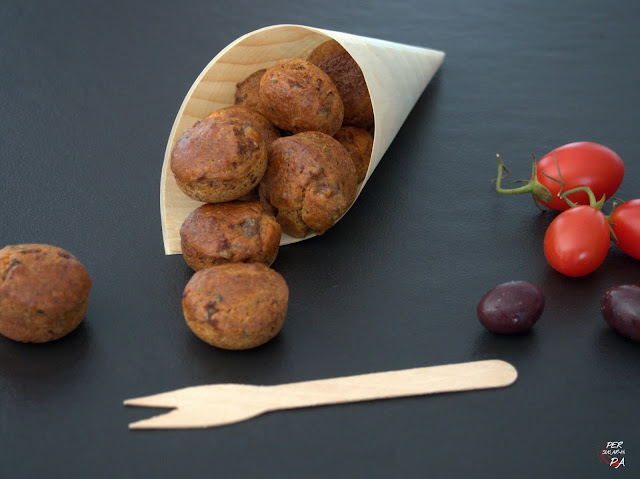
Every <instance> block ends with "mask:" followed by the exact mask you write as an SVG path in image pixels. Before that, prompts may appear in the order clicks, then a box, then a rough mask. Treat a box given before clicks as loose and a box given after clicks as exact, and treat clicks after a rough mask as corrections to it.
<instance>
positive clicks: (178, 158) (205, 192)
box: [171, 118, 267, 203]
mask: <svg viewBox="0 0 640 479" xmlns="http://www.w3.org/2000/svg"><path fill="white" fill-rule="evenodd" d="M266 167H267V148H266V145H265V140H264V139H263V138H262V135H261V134H260V132H259V131H258V128H256V127H255V126H253V125H252V124H251V123H249V122H246V121H241V120H239V119H236V118H234V119H225V120H223V119H219V118H209V119H206V120H202V121H199V122H196V123H195V124H194V125H193V126H192V127H191V128H188V129H187V130H185V132H184V133H183V134H182V136H181V137H180V138H179V139H178V141H177V142H176V144H175V146H174V148H173V151H172V153H171V171H172V172H173V174H174V176H175V179H176V183H177V184H178V186H179V187H180V189H181V190H182V191H183V192H184V193H185V194H187V195H188V196H189V197H191V198H193V199H196V200H198V201H203V202H205V203H221V202H223V201H231V200H234V199H236V198H239V197H241V196H243V195H245V194H247V193H249V192H250V191H251V190H252V189H254V188H255V187H256V186H257V185H258V183H259V182H260V179H261V178H262V175H264V172H265V169H266Z"/></svg>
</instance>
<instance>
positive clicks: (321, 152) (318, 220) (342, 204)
mask: <svg viewBox="0 0 640 479" xmlns="http://www.w3.org/2000/svg"><path fill="white" fill-rule="evenodd" d="M356 187H357V177H356V169H355V166H354V164H353V161H352V160H351V157H350V156H349V153H348V152H347V150H346V149H345V147H344V146H342V145H341V144H340V142H339V141H338V140H335V139H334V138H332V137H330V136H329V135H325V134H324V133H320V132H317V131H307V132H303V133H298V134H296V135H292V136H287V137H282V138H280V139H278V140H276V141H274V142H273V144H272V145H271V152H270V155H269V165H268V167H267V172H266V173H265V176H264V178H263V179H262V182H261V183H260V196H261V198H262V200H263V201H267V202H268V203H270V204H271V205H272V206H273V207H274V208H275V210H276V212H277V214H276V220H277V221H278V223H280V225H281V226H282V230H283V231H284V232H285V233H287V234H289V235H291V236H293V237H296V238H302V237H304V236H305V235H306V234H307V233H309V232H310V231H313V232H315V233H317V234H322V233H324V232H325V231H326V230H327V229H328V228H330V227H331V226H333V225H334V224H335V223H336V221H338V219H340V217H341V216H342V215H343V214H344V213H345V212H346V211H347V209H348V208H349V206H351V204H352V203H353V201H354V200H355V197H356Z"/></svg>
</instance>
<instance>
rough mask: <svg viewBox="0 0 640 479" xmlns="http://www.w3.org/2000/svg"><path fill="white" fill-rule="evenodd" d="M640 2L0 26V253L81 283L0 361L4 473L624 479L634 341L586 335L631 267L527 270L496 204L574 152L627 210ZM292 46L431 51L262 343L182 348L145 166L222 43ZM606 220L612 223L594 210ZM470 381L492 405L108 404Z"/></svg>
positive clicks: (328, 5)
mask: <svg viewBox="0 0 640 479" xmlns="http://www.w3.org/2000/svg"><path fill="white" fill-rule="evenodd" d="M639 16H640V3H637V2H631V1H626V2H622V1H620V2H604V1H602V0H598V1H595V0H589V1H578V0H574V1H567V2H559V1H551V0H545V1H528V2H504V1H485V2H476V1H472V0H468V1H450V0H442V1H433V2H420V1H417V0H414V1H401V2H380V1H369V2H356V3H349V4H345V2H339V1H334V0H326V1H323V2H315V1H309V0H302V1H299V2H296V3H289V4H287V3H286V2H279V1H275V2H258V1H244V0H240V1H236V2H234V3H233V4H230V5H227V4H226V3H224V2H210V1H209V2H206V1H200V2H176V1H173V2H167V1H156V2H151V1H144V2H143V1H140V2H123V1H114V2H97V1H93V0H83V1H67V2H38V1H24V0H20V1H14V0H9V1H7V0H4V1H3V2H2V4H1V5H0V79H1V83H0V85H1V86H0V112H1V114H0V129H1V130H0V167H1V168H0V198H1V199H0V212H1V213H0V214H1V218H2V226H1V228H0V244H15V243H22V242H45V243H51V244H55V245H58V246H61V247H63V248H65V249H68V250H69V251H71V252H72V253H74V254H75V255H76V256H77V257H79V258H80V259H81V260H82V261H83V262H84V264H85V265H86V267H87V269H88V270H89V272H90V274H91V276H92V278H93V281H94V286H93V290H92V292H91V304H90V306H89V311H88V313H87V317H86V320H85V322H84V323H83V324H82V326H81V327H80V328H79V329H77V330H76V331H75V332H74V333H72V334H71V335H70V336H68V337H66V338H64V339H62V340H60V341H57V342H55V343H51V344H46V345H39V346H36V345H22V344H18V343H14V342H12V341H9V340H6V339H4V338H0V477H3V478H5V477H7V478H18V477H48V478H51V477H96V478H102V477H105V478H107V477H109V478H111V477H136V478H142V477H305V478H309V477H314V478H315V477H323V478H324V477H350V478H351V477H367V478H389V477H507V476H509V477H519V478H539V477H581V478H585V477H604V475H605V474H607V473H612V472H611V469H610V468H608V467H607V466H605V465H604V464H602V463H601V462H600V461H599V460H598V457H597V453H598V450H599V449H600V448H601V447H603V446H604V445H605V444H606V442H607V441H624V445H625V446H626V456H627V461H626V462H627V464H626V466H625V468H624V472H621V470H622V468H620V469H619V470H618V471H617V472H616V473H615V474H623V475H626V476H627V477H631V476H635V477H638V474H639V469H638V465H637V464H638V461H639V458H640V430H639V429H638V426H637V424H638V419H639V415H638V407H637V404H638V400H639V399H640V394H639V393H640V383H639V381H638V377H640V346H639V345H638V344H635V343H632V342H630V341H627V340H625V339H624V338H622V337H620V336H618V335H617V334H616V333H614V332H613V331H611V330H610V329H609V328H608V327H607V325H606V324H605V322H604V320H603V319H602V317H601V316H600V313H599V300H600V296H601V295H602V294H603V293H604V291H605V290H606V289H607V288H609V287H610V286H613V285H617V284H622V283H636V284H637V283H638V281H639V273H640V263H639V262H638V261H636V260H633V259H631V258H628V257H626V256H624V255H623V254H622V253H620V252H619V251H618V250H616V249H615V248H613V249H612V250H611V251H610V254H609V256H608V258H607V260H606V263H605V264H604V265H603V266H602V267H601V268H600V269H599V270H598V271H596V272H595V273H593V274H591V275H589V276H587V277H584V278H579V279H570V278H566V277H563V276H561V275H559V274H557V273H555V272H554V271H552V270H551V269H550V268H549V267H548V266H547V264H546V261H545V259H544V255H543V253H542V238H543V235H544V230H545V227H546V226H547V225H548V224H549V222H550V221H551V219H552V218H553V217H554V214H553V213H550V212H547V213H543V214H541V213H539V212H538V210H537V209H536V208H535V207H534V206H533V203H532V202H531V201H530V199H529V198H526V197H507V196H500V195H497V194H496V193H495V192H494V191H493V189H492V188H493V184H492V183H491V179H492V178H494V177H495V169H496V168H495V154H496V153H498V152H499V153H501V154H502V156H503V158H504V159H505V162H507V164H508V165H509V166H510V169H511V171H512V178H516V177H526V176H528V173H529V158H530V154H531V153H532V152H533V153H536V154H537V155H538V156H541V155H543V154H544V153H546V152H547V151H549V150H551V149H552V148H554V147H557V146H560V145H562V144H565V143H568V142H571V141H576V140H591V141H596V142H600V143H603V144H605V145H608V146H609V147H611V148H613V149H614V150H616V151H617V152H618V153H619V154H620V156H621V157H622V158H623V159H624V160H625V163H626V176H625V179H624V182H623V184H622V187H621V189H620V190H619V192H618V196H620V197H622V198H626V199H631V198H634V197H638V192H639V191H640V161H639V160H638V152H639V151H640V137H639V135H638V105H639V104H640V93H639V91H640V90H639V89H638V85H639V84H640V67H639V63H638V51H639V50H640V33H639V32H640V30H639V29H638V17H639ZM278 23H301V24H307V25H312V26H317V27H321V28H328V29H333V30H338V31H347V32H351V33H355V34H359V35H365V36H372V37H378V38H383V39H386V40H391V41H397V42H403V43H409V44H415V45H420V46H425V47H432V48H437V49H441V50H444V51H446V53H447V57H446V59H445V62H444V65H443V67H442V69H441V70H440V72H439V73H438V74H437V76H436V78H435V79H434V81H433V82H432V83H431V84H430V85H429V87H428V88H427V90H426V91H425V93H424V94H423V95H422V96H421V98H420V99H419V100H418V102H417V104H416V106H415V108H414V110H413V111H412V112H411V114H410V116H409V118H408V119H407V121H406V123H405V124H404V126H403V127H402V129H401V130H400V132H399V134H398V136H397V137H396V139H395V140H394V142H393V143H392V145H391V147H390V148H389V150H388V151H387V153H386V155H385V156H384V158H383V159H382V161H381V163H380V165H379V167H378V169H377V170H376V171H375V173H374V174H373V176H372V178H371V180H370V182H369V183H368V184H367V187H366V189H365V191H364V192H363V194H362V195H361V197H360V199H359V200H358V202H357V203H356V205H355V206H354V207H353V208H352V210H351V211H350V212H349V213H348V215H347V216H346V217H345V218H344V219H343V221H341V222H340V223H339V224H338V225H337V226H336V227H335V228H334V229H333V230H331V231H329V232H327V234H326V235H325V236H323V237H320V238H316V239H313V240H310V241H306V242H303V243H300V244H296V245H293V246H288V247H284V248H282V249H281V252H280V255H279V257H278V259H277V261H276V263H275V264H274V268H275V269H277V270H278V271H279V272H280V273H282V274H283V276H284V277H285V278H286V280H287V282H288V283H289V286H290V291H291V299H290V305H289V315H288V319H287V323H286V324H285V328H284V330H283V331H282V333H281V335H280V336H279V337H277V338H276V339H275V340H274V341H272V342H271V343H269V344H268V345H266V346H264V347H262V348H259V349H256V350H252V351H247V352H225V351H220V350H216V349H214V348H211V347H209V346H207V345H206V344H204V343H202V342H201V341H199V340H198V339H197V338H195V336H193V335H192V334H191V332H190V331H189V330H188V329H187V327H186V325H185V324H184V320H183V318H182V313H181V310H180V295H181V292H182V289H183V287H184V285H185V284H186V282H187V280H188V278H189V277H190V274H191V273H190V271H189V269H188V268H187V267H186V265H185V264H184V262H183V260H182V258H181V257H180V256H170V257H167V256H165V255H164V254H163V247H162V237H161V227H160V214H159V201H158V197H159V182H160V169H161V165H162V159H163V154H164V149H165V145H166V140H167V137H168V135H169V131H170V129H171V125H172V122H173V119H174V117H175V115H176V113H177V110H178V108H179V106H180V104H181V102H182V100H183V98H184V96H185V94H186V92H187V90H188V89H189V87H190V86H191V84H192V82H193V81H194V79H195V78H196V77H197V75H198V74H199V73H200V71H201V70H202V69H203V68H204V66H205V65H206V64H207V63H208V62H209V61H210V60H211V58H213V57H214V56H215V54H216V53H217V52H218V51H220V50H221V49H222V48H224V47H225V46H226V45H227V44H228V43H230V42H232V41H233V40H234V39H236V38H237V37H239V36H240V35H242V34H244V33H246V32H249V31H252V30H255V29H257V28H260V27H263V26H266V25H271V24H278ZM606 208H610V206H607V207H606ZM512 279H523V280H527V281H531V282H533V283H536V284H537V285H539V287H540V288H541V289H542V291H543V292H544V293H545V295H546V300H547V307H546V311H545V312H544V314H543V316H542V319H541V320H540V321H539V322H538V323H537V324H536V326H535V328H534V330H533V331H532V332H531V333H530V334H527V335H524V336H520V337H498V336H495V335H492V334H490V333H488V332H485V331H484V330H483V328H482V327H481V326H480V324H479V322H478V321H477V319H476V316H475V307H476V304H477V301H478V300H479V299H480V297H481V296H482V294H483V293H484V292H485V291H487V290H488V289H490V288H491V287H493V286H495V285H496V284H498V283H501V282H504V281H508V280H512ZM485 358H502V359H505V360H508V361H511V362H512V363H513V364H514V365H515V366H516V367H517V368H518V370H519V373H520V377H519V379H518V381H517V383H516V384H515V385H514V386H512V387H510V388H507V389H502V390H496V391H483V392H470V393H459V394H450V395H440V396H432V397H421V398H408V399H401V400H389V401H380V402H374V403H367V404H358V405H344V406H336V407H324V408H316V409H308V410H297V411H286V412H277V413H271V414H267V415H264V416H261V417H259V418H256V419H254V420H252V421H249V422H244V423H241V424H237V425H233V426H229V427H224V428H218V429H208V430H186V431H168V432H166V431H150V432H131V431H129V430H128V429H127V424H128V423H129V422H132V421H134V420H137V419H141V418H144V417H149V416H150V415H151V414H153V413H154V412H156V411H152V410H144V409H137V408H125V407H123V406H122V400H123V399H125V398H129V397H136V396H141V395H146V394H152V393H156V392H162V391H167V390H171V389H175V388H179V387H184V386H191V385H197V384H203V383H214V382H243V383H245V382H246V383H256V384H276V383H283V382H290V381H299V380H306V379H315V378H324V377H331V376H342V375H349V374H358V373H366V372H373V371H382V370H390V369H400V368H408V367H415V366H423V365H432V364H444V363H450V362H461V361H468V360H475V359H485Z"/></svg>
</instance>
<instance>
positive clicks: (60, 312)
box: [0, 244, 91, 343]
mask: <svg viewBox="0 0 640 479" xmlns="http://www.w3.org/2000/svg"><path fill="white" fill-rule="evenodd" d="M90 289H91V278H90V277H89V274H88V273H87V270H86V269H85V267H84V266H83V265H82V263H81V262H80V261H78V259H77V258H75V257H74V256H73V255H72V254H71V253H69V252H67V251H65V250H63V249H61V248H58V247H56V246H51V245H46V244H22V245H12V246H6V247H5V248H3V249H0V333H2V334H3V335H4V336H6V337H8V338H10V339H13V340H15V341H21V342H25V343H44V342H48V341H53V340H55V339H59V338H61V337H63V336H65V335H67V334H69V333H70V332H71V331H73V330H74V329H75V328H76V327H77V326H78V325H79V324H80V323H81V322H82V320H83V318H84V315H85V313H86V311H87V307H88V305H89V290H90Z"/></svg>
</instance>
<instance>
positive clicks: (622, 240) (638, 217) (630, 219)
mask: <svg viewBox="0 0 640 479" xmlns="http://www.w3.org/2000/svg"><path fill="white" fill-rule="evenodd" d="M609 219H610V222H611V229H612V230H613V232H614V233H615V235H616V237H617V238H618V248H620V249H621V250H622V251H624V252H625V253H627V254H628V255H629V256H631V257H633V258H635V259H640V199H638V200H630V201H625V202H624V203H622V204H621V205H620V206H618V207H617V208H616V209H614V210H613V212H612V213H611V215H610V216H609Z"/></svg>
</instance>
